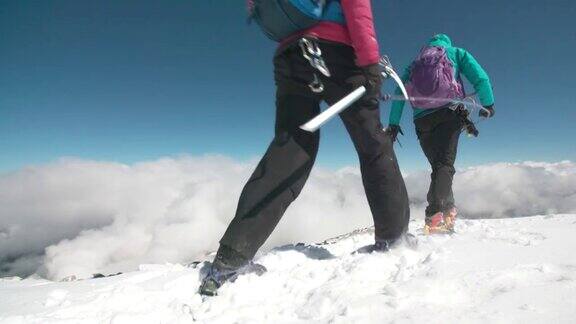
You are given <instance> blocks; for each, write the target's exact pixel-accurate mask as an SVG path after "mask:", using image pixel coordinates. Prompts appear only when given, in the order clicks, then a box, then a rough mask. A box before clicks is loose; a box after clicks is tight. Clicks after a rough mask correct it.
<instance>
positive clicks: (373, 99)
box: [362, 63, 383, 105]
mask: <svg viewBox="0 0 576 324" xmlns="http://www.w3.org/2000/svg"><path fill="white" fill-rule="evenodd" d="M362 74H364V79H365V82H364V86H365V87H366V94H365V95H364V96H365V98H366V100H367V101H369V102H370V103H371V104H376V105H377V104H378V101H379V99H380V91H381V88H382V81H383V79H382V67H380V64H378V63H375V64H371V65H367V66H364V67H362Z"/></svg>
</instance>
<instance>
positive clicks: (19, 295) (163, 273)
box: [0, 214, 576, 323]
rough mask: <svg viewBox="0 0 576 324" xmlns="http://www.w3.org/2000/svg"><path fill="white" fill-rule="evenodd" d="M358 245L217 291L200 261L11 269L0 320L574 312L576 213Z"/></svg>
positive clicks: (278, 262) (363, 240)
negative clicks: (93, 273)
mask: <svg viewBox="0 0 576 324" xmlns="http://www.w3.org/2000/svg"><path fill="white" fill-rule="evenodd" d="M421 225H422V224H421V221H414V222H412V223H411V229H412V230H411V231H412V232H413V233H415V234H417V236H418V238H419V246H418V248H416V249H410V248H409V247H407V246H398V247H396V248H394V249H393V250H392V251H390V252H388V253H375V254H369V255H358V254H355V255H352V254H351V252H352V251H354V250H355V249H357V248H359V247H361V246H363V245H366V244H369V243H370V242H371V241H372V232H371V231H370V230H359V231H356V232H353V233H351V234H348V235H343V236H341V237H338V238H335V239H332V240H327V241H326V242H325V243H326V244H318V245H312V246H306V245H287V246H282V247H279V248H276V249H273V250H271V251H270V252H267V253H263V254H262V255H260V256H259V257H258V259H257V261H258V262H259V263H262V264H263V265H265V266H266V267H267V268H268V272H267V273H266V274H264V275H263V276H262V277H256V276H254V275H246V276H242V277H240V278H239V279H238V280H237V281H236V282H235V283H233V284H226V285H224V286H223V287H222V288H221V289H220V294H219V296H217V297H213V298H205V299H203V298H202V297H201V296H199V295H198V294H197V293H196V291H197V289H198V286H199V278H200V277H201V271H202V270H201V267H197V268H193V267H186V266H183V265H170V264H168V265H142V266H140V270H139V271H135V272H131V273H125V274H121V275H118V276H113V277H106V278H100V279H91V280H81V281H76V282H52V281H48V280H43V279H42V280H40V279H32V278H29V279H25V280H20V279H18V278H11V279H7V278H4V279H0V323H190V322H194V321H195V322H198V323H270V322H274V323H311V322H313V323H352V322H357V323H388V322H394V323H423V322H427V323H552V322H553V323H573V322H574V321H575V320H576V299H575V298H574V296H576V255H575V254H574V252H573V248H574V246H576V235H574V234H575V233H576V215H573V214H564V215H548V216H534V217H525V218H514V219H492V220H460V221H459V223H457V227H456V229H457V231H458V234H456V235H454V236H433V237H425V236H422V235H421V231H420V230H419V228H420V227H421Z"/></svg>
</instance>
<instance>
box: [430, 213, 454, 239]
mask: <svg viewBox="0 0 576 324" xmlns="http://www.w3.org/2000/svg"><path fill="white" fill-rule="evenodd" d="M448 233H451V231H450V230H449V228H448V226H447V225H446V221H445V218H444V213H442V212H437V213H436V214H434V215H432V217H426V221H425V224H424V234H425V235H431V234H448Z"/></svg>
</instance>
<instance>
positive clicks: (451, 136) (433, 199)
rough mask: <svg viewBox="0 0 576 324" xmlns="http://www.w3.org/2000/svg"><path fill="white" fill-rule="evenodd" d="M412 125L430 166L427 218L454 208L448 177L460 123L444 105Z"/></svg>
mask: <svg viewBox="0 0 576 324" xmlns="http://www.w3.org/2000/svg"><path fill="white" fill-rule="evenodd" d="M414 124H415V126H416V134H417V135H418V140H419V141H420V146H421V147H422V150H423V151H424V154H425V155H426V158H427V159H428V162H430V166H431V167H432V175H431V182H430V188H429V189H428V195H427V200H428V206H427V207H426V217H431V216H432V215H434V214H435V213H437V212H439V211H442V212H444V211H447V210H449V209H450V208H452V207H454V193H453V192H452V180H453V178H454V173H455V172H456V171H455V168H454V162H455V161H456V153H457V149H458V139H459V138H460V133H461V130H462V126H463V122H462V119H461V117H459V116H458V114H457V113H456V112H454V111H453V110H451V109H449V108H444V109H440V110H439V111H437V112H434V113H431V114H429V115H426V116H424V117H421V118H418V119H416V120H414Z"/></svg>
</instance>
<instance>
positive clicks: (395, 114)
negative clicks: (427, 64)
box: [388, 65, 410, 125]
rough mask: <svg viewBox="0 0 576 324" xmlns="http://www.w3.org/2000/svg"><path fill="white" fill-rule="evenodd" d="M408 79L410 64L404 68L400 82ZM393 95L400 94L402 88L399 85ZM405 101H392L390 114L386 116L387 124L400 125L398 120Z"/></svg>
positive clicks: (400, 117)
mask: <svg viewBox="0 0 576 324" xmlns="http://www.w3.org/2000/svg"><path fill="white" fill-rule="evenodd" d="M409 79H410V65H409V66H407V67H406V69H404V74H402V83H404V84H406V82H408V80H409ZM394 94H395V95H399V96H401V95H402V90H401V89H400V87H397V88H396V92H395V93H394ZM405 104H406V101H404V100H395V101H392V107H391V108H390V116H389V117H388V124H389V125H400V120H401V119H402V111H404V105H405Z"/></svg>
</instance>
